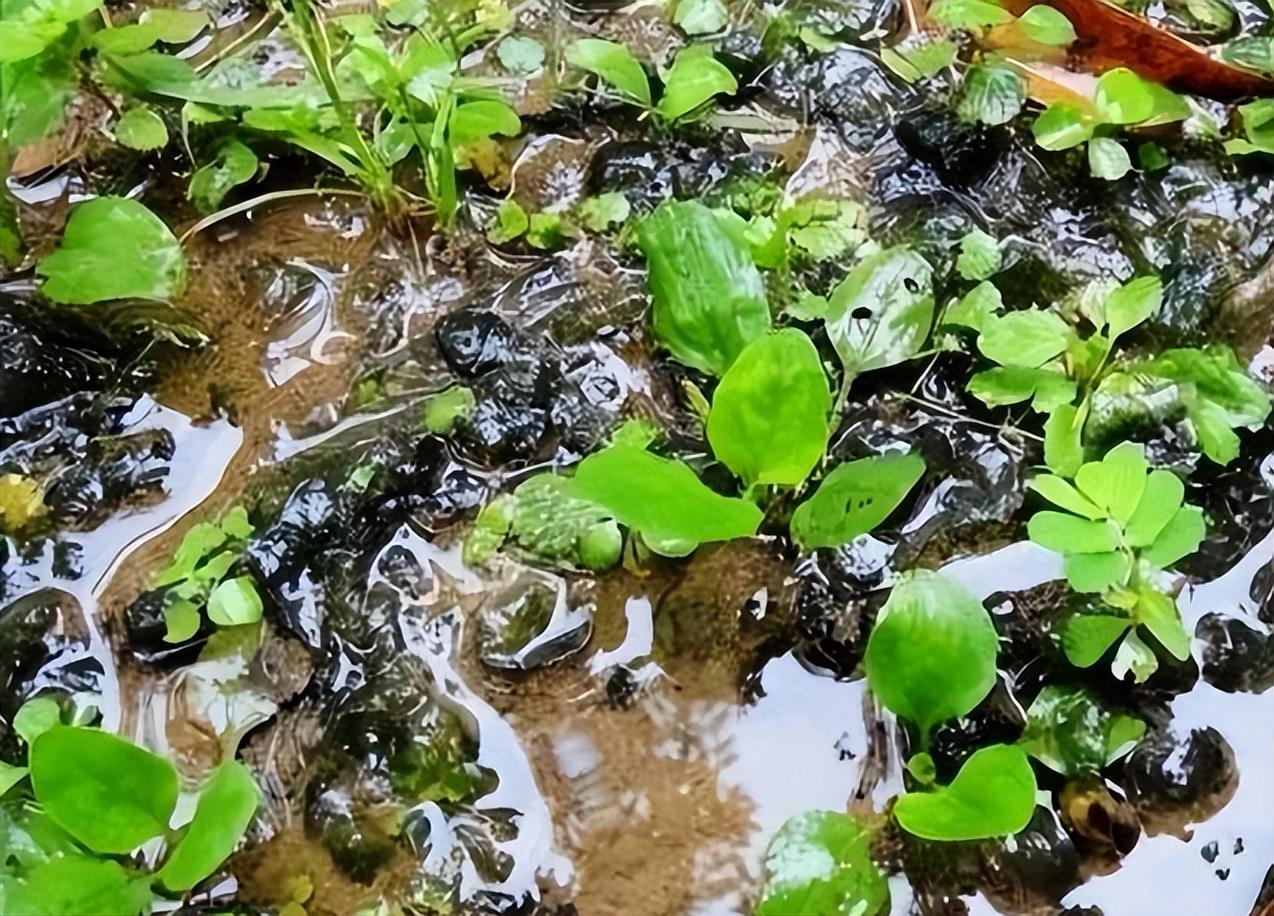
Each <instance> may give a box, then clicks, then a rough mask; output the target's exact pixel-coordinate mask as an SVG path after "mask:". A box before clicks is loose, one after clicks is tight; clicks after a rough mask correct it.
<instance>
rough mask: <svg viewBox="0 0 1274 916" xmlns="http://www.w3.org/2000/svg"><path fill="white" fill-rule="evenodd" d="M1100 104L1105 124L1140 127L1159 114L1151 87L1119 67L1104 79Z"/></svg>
mask: <svg viewBox="0 0 1274 916" xmlns="http://www.w3.org/2000/svg"><path fill="white" fill-rule="evenodd" d="M1096 103H1097V111H1098V112H1099V113H1100V114H1101V117H1102V120H1104V121H1106V122H1108V123H1110V124H1136V123H1137V122H1139V121H1144V120H1146V119H1147V118H1149V117H1150V116H1151V115H1152V114H1154V110H1155V97H1154V94H1153V93H1152V92H1151V89H1150V84H1149V83H1147V82H1146V81H1145V80H1143V79H1142V78H1141V77H1140V76H1138V75H1137V74H1136V73H1134V72H1133V71H1132V70H1129V69H1128V68H1127V67H1116V68H1115V69H1114V70H1107V71H1106V72H1105V73H1103V74H1102V75H1101V77H1100V78H1099V79H1098V80H1097V94H1096ZM1112 142H1113V141H1112Z"/></svg>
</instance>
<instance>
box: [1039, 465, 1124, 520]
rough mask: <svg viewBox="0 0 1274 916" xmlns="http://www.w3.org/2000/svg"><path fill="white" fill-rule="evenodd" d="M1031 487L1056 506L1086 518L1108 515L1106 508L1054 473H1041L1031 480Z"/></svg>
mask: <svg viewBox="0 0 1274 916" xmlns="http://www.w3.org/2000/svg"><path fill="white" fill-rule="evenodd" d="M1031 489H1032V490H1034V491H1035V492H1036V493H1038V494H1040V496H1043V497H1044V498H1045V499H1047V500H1048V501H1049V502H1051V503H1052V504H1053V505H1055V506H1060V507H1061V508H1063V509H1065V510H1066V511H1067V512H1074V513H1075V514H1076V515H1082V516H1084V517H1085V518H1091V519H1101V518H1105V517H1106V512H1105V510H1104V509H1101V508H1099V507H1098V506H1097V505H1095V504H1094V503H1093V502H1091V501H1090V500H1088V499H1087V498H1086V497H1085V496H1084V495H1083V494H1082V493H1080V492H1079V491H1078V490H1076V489H1075V488H1074V487H1073V486H1071V485H1070V483H1069V482H1068V481H1066V480H1063V479H1062V478H1061V477H1058V476H1056V475H1054V474H1040V475H1038V476H1036V477H1035V478H1034V479H1032V480H1031Z"/></svg>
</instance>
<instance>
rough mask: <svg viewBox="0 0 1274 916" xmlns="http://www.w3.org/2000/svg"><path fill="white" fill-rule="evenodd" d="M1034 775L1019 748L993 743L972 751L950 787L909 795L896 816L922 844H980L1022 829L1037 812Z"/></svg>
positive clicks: (899, 801)
mask: <svg viewBox="0 0 1274 916" xmlns="http://www.w3.org/2000/svg"><path fill="white" fill-rule="evenodd" d="M1035 788H1036V786H1035V773H1034V771H1033V770H1032V769H1031V764H1030V762H1029V761H1028V760H1027V759H1026V754H1025V753H1024V752H1023V751H1022V749H1021V748H1019V747H1015V746H1014V745H1011V744H993V745H991V746H990V747H984V748H980V749H979V750H976V751H974V752H973V754H972V755H971V756H970V757H969V759H968V760H966V761H965V762H964V766H962V767H960V772H959V773H957V774H956V777H955V779H953V780H952V781H951V784H950V785H947V786H940V787H938V788H936V789H934V790H933V791H931V792H908V793H907V794H906V795H904V796H903V797H902V798H900V799H898V802H897V804H896V805H894V817H896V818H897V819H898V823H899V825H900V826H901V827H902V828H903V829H904V830H906V831H907V832H908V833H911V834H914V835H915V836H918V837H922V838H923V839H926V840H980V839H986V838H988V837H996V836H1006V835H1009V834H1014V833H1017V832H1018V831H1019V830H1021V829H1023V828H1024V827H1025V826H1026V825H1027V823H1028V822H1029V821H1030V819H1031V815H1033V814H1034V813H1035Z"/></svg>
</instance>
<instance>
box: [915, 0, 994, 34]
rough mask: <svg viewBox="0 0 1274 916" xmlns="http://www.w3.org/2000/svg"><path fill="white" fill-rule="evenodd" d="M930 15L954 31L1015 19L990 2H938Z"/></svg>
mask: <svg viewBox="0 0 1274 916" xmlns="http://www.w3.org/2000/svg"><path fill="white" fill-rule="evenodd" d="M929 15H930V16H931V17H932V18H933V19H934V21H936V22H940V23H942V24H943V25H945V26H950V27H951V28H953V29H981V28H987V27H989V26H993V25H1003V24H1004V23H1006V22H1010V21H1012V19H1013V15H1012V14H1011V13H1010V12H1009V11H1008V10H1006V9H1005V8H1004V7H1002V6H1000V5H999V4H998V3H991V2H989V0H938V2H937V3H935V4H934V5H933V6H932V7H931V8H930V9H929Z"/></svg>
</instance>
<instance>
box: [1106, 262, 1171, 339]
mask: <svg viewBox="0 0 1274 916" xmlns="http://www.w3.org/2000/svg"><path fill="white" fill-rule="evenodd" d="M1162 301H1163V282H1162V281H1161V280H1160V279H1159V278H1158V277H1136V278H1135V279H1132V280H1129V281H1128V282H1127V283H1125V284H1123V285H1122V286H1119V287H1117V288H1116V289H1115V290H1114V291H1112V292H1111V294H1110V295H1109V296H1107V297H1106V320H1107V321H1108V322H1109V323H1110V337H1111V339H1112V340H1113V339H1114V338H1116V337H1118V336H1119V335H1120V334H1123V333H1124V332H1126V331H1130V330H1132V329H1133V328H1135V327H1136V326H1137V325H1139V324H1141V323H1142V322H1143V321H1145V320H1146V319H1147V318H1149V317H1150V316H1151V315H1153V314H1154V313H1155V312H1157V311H1159V304H1160V303H1161V302H1162Z"/></svg>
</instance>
